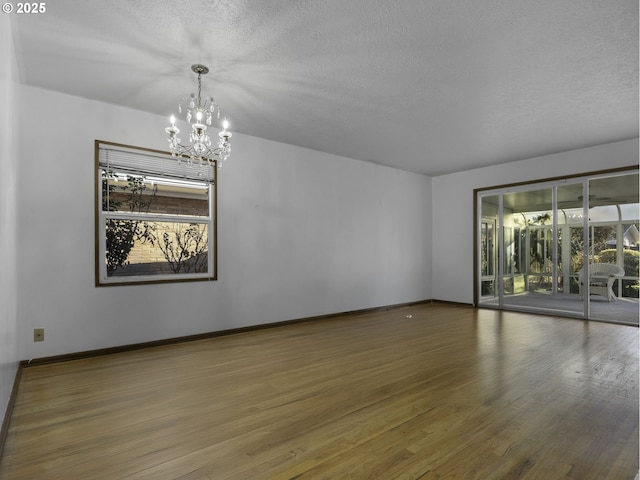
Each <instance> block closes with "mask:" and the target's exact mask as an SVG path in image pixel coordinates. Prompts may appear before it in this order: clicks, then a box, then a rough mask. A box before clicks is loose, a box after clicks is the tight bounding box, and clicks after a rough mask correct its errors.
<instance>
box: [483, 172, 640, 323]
mask: <svg viewBox="0 0 640 480" xmlns="http://www.w3.org/2000/svg"><path fill="white" fill-rule="evenodd" d="M476 195H477V203H476V205H477V211H476V219H477V222H478V223H477V225H476V231H477V232H478V238H477V239H476V245H477V249H478V250H477V254H476V261H477V265H476V272H477V275H478V276H477V278H476V282H475V284H476V299H477V300H476V304H477V305H478V306H485V307H490V308H504V309H509V310H523V311H539V312H541V313H551V314H561V315H564V316H572V317H579V318H592V319H598V320H606V321H614V322H620V323H635V324H637V323H638V285H639V277H638V263H639V261H638V260H639V252H638V242H639V241H640V233H639V232H638V222H639V220H638V218H639V217H640V213H639V212H638V174H637V173H632V174H629V173H624V174H617V175H609V176H602V177H594V178H580V179H567V180H557V181H551V182H545V183H540V184H531V185H519V186H514V187H504V188H499V189H493V190H486V191H478V192H476ZM602 264H607V265H604V266H602ZM614 302H618V303H616V304H615V305H613V304H614ZM629 307H631V308H629ZM625 309H626V310H625ZM623 310H625V311H626V313H624V312H623Z"/></svg>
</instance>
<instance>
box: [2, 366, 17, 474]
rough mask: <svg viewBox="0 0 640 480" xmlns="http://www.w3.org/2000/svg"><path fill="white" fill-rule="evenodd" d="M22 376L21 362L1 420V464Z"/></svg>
mask: <svg viewBox="0 0 640 480" xmlns="http://www.w3.org/2000/svg"><path fill="white" fill-rule="evenodd" d="M21 376H22V362H20V363H19V364H18V369H17V370H16V376H15V378H14V380H13V388H12V389H11V395H10V396H9V403H8V404H7V409H6V410H5V412H4V418H3V419H2V428H1V429H0V462H2V455H3V454H4V445H5V442H6V440H7V436H8V435H9V423H10V422H11V416H12V415H13V407H14V406H15V404H16V399H17V397H18V387H19V386H20V377H21Z"/></svg>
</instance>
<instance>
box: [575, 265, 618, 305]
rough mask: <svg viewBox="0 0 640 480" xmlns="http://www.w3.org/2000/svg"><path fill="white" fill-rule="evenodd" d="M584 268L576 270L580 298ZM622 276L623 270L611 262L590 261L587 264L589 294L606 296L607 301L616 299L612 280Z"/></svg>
mask: <svg viewBox="0 0 640 480" xmlns="http://www.w3.org/2000/svg"><path fill="white" fill-rule="evenodd" d="M583 277H584V268H581V269H580V270H579V271H578V280H579V283H580V298H582V287H583V286H584V285H585V282H584V278H583ZM622 277H624V270H623V268H622V267H619V266H618V265H614V264H612V263H591V264H589V284H588V286H589V292H590V293H591V295H600V296H602V297H607V299H608V300H609V301H612V300H617V299H616V296H615V294H614V293H613V282H615V281H616V279H618V278H622Z"/></svg>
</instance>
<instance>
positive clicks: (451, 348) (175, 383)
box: [0, 304, 639, 480]
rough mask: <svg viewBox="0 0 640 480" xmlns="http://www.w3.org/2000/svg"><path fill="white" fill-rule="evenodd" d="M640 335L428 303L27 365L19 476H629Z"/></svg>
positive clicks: (14, 442) (235, 479)
mask: <svg viewBox="0 0 640 480" xmlns="http://www.w3.org/2000/svg"><path fill="white" fill-rule="evenodd" d="M638 379H639V371H638V328H636V327H628V326H621V325H611V324H605V323H595V322H585V321H580V320H571V319H563V318H552V317H546V316H541V315H528V314H522V313H514V312H499V311H491V310H476V309H472V308H466V307H459V306H451V305H442V304H433V305H429V304H423V305H416V306H411V307H402V308H395V309H390V310H388V311H383V312H375V313H367V314H359V315H350V316H345V317H336V318H332V319H328V320H322V321H317V322H309V323H303V324H297V325H288V326H282V327H278V328H273V329H266V330H260V331H255V332H248V333H241V334H237V335H230V336H225V337H219V338H213V339H209V340H200V341H196V342H189V343H183V344H176V345H170V346H163V347H155V348H149V349H145V350H138V351H132V352H125V353H118V354H113V355H108V356H102V357H95V358H89V359H84V360H75V361H70V362H64V363H58V364H52V365H42V366H36V367H28V368H25V370H24V371H23V375H22V380H21V384H20V388H19V391H18V398H17V402H16V406H15V410H14V414H13V417H12V420H11V425H10V429H9V435H8V438H7V443H6V445H5V455H4V456H3V458H2V461H1V463H0V478H2V479H4V480H18V479H20V480H21V479H29V480H34V479H65V480H72V479H92V480H101V479H108V480H114V479H163V480H166V479H176V480H177V479H180V480H204V479H208V480H223V479H226V480H254V479H282V480H290V479H346V478H348V479H365V478H370V479H394V480H395V479H423V480H424V479H464V480H466V479H483V480H484V479H544V480H548V479H576V480H588V479H598V480H602V479H610V480H611V479H624V480H633V479H634V477H635V475H636V473H637V472H638V435H639V432H638V403H639V399H638Z"/></svg>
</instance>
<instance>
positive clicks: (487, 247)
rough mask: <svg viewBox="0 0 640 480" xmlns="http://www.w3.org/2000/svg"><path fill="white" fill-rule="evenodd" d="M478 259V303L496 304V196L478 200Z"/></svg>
mask: <svg viewBox="0 0 640 480" xmlns="http://www.w3.org/2000/svg"><path fill="white" fill-rule="evenodd" d="M480 217H481V220H480V226H479V227H480V228H479V237H480V238H479V242H478V244H479V248H480V252H479V255H478V256H479V261H480V264H479V266H478V269H479V271H480V282H479V292H478V298H479V303H483V304H485V305H487V304H488V305H496V306H497V305H498V288H497V281H498V278H497V275H498V262H497V258H498V257H497V252H496V246H497V226H498V196H497V195H490V196H486V197H483V198H482V200H481V202H480Z"/></svg>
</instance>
